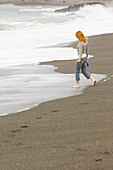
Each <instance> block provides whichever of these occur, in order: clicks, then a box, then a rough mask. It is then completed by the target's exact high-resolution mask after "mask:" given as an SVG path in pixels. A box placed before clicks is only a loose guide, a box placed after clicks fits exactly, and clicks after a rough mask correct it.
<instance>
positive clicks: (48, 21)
mask: <svg viewBox="0 0 113 170" xmlns="http://www.w3.org/2000/svg"><path fill="white" fill-rule="evenodd" d="M59 8H63V7H58V6H14V5H12V4H7V5H0V68H1V72H0V81H1V89H0V93H1V96H0V101H1V104H0V111H1V114H6V113H7V110H8V111H9V110H10V109H9V108H13V106H14V103H13V102H12V97H11V94H12V95H13V94H14V93H16V94H18V90H17V91H16V86H17V84H16V82H17V77H18V78H20V77H21V78H22V81H21V80H20V82H21V86H22V85H23V86H24V83H25V82H26V78H27V77H28V75H29V77H30V78H29V83H30V80H31V82H32V77H33V76H36V75H37V76H38V73H39V72H38V71H39V66H37V64H38V63H39V62H43V61H52V60H69V59H75V58H76V57H77V52H76V50H75V49H73V48H63V47H62V46H61V44H65V43H66V44H69V43H70V42H72V41H76V40H77V39H76V38H75V32H76V31H78V30H82V31H83V32H84V34H85V35H86V36H90V35H98V34H104V33H112V32H113V22H112V20H113V7H111V6H110V7H105V6H102V5H92V6H89V5H86V6H84V7H81V8H80V9H79V10H78V11H76V12H66V13H55V12H54V11H55V10H56V9H59ZM90 57H91V56H90ZM27 65H28V66H27ZM29 65H30V68H29ZM31 66H32V69H31ZM37 68H38V70H37V71H36V74H34V71H32V70H35V69H37ZM41 68H42V67H40V69H41ZM50 69H51V68H50ZM20 70H23V71H20ZM25 70H27V71H25ZM46 70H48V69H47V68H46V69H44V71H45V72H46ZM45 72H43V74H44V73H45ZM17 73H18V74H17ZM39 74H40V73H39ZM51 74H52V76H53V73H52V72H51ZM30 75H32V76H30ZM45 76H46V77H50V73H48V74H46V75H45ZM55 76H56V74H55ZM57 76H61V74H58V73H57ZM62 76H63V75H62ZM65 76H66V75H65ZM12 77H13V79H12ZM72 77H73V75H72ZM57 78H58V77H57ZM65 78H66V82H67V81H68V82H70V78H69V76H68V75H67V77H65ZM102 78H103V77H102ZM39 79H42V80H43V83H45V81H44V80H45V78H44V75H43V76H42V75H41V76H39ZM3 80H4V81H3ZM36 80H37V81H36V82H35V83H36V84H38V83H39V80H38V78H36ZM55 80H57V79H55ZM60 81H61V80H60ZM7 82H10V85H11V84H13V86H10V88H12V89H10V92H9V91H8V89H9V86H8V84H7ZM50 82H51V81H50ZM62 83H64V84H65V80H64V82H62ZM72 83H73V82H72ZM72 83H71V84H72ZM54 84H56V81H54ZM54 84H52V85H53V86H54ZM67 84H68V83H67ZM70 86H71V85H70ZM41 87H43V85H41V86H40V89H41ZM38 88H39V87H38ZM62 88H67V86H66V87H65V86H64V87H62ZM14 89H15V90H14ZM29 89H30V87H29ZM29 91H30V94H31V93H32V92H33V87H31V89H30V90H28V91H27V94H28V93H29ZM61 91H62V90H61ZM48 93H49V91H48ZM20 94H21V100H20V99H19V100H20V101H22V100H23V102H22V103H19V105H21V106H22V107H21V108H19V109H18V107H16V106H15V108H16V109H15V110H13V109H11V111H10V112H8V113H13V112H16V111H19V110H24V109H26V108H28V105H29V106H30V107H32V106H34V105H37V104H38V102H36V101H37V98H36V99H35V104H32V100H30V101H29V102H28V103H29V104H28V105H27V107H25V105H24V104H25V102H24V101H25V98H24V91H23V92H22V91H21V92H20ZM5 95H6V96H5ZM33 95H34V92H33ZM40 95H42V94H40ZM71 95H73V91H72V90H70V93H69V91H68V93H67V95H66V96H65V97H67V96H71ZM74 95H75V93H74ZM4 96H5V98H4ZM28 96H29V95H28ZM61 97H63V95H59V98H61ZM28 98H29V97H28ZM34 98H35V97H34ZM47 98H48V100H50V99H49V97H47ZM57 98H58V96H57ZM7 99H8V100H7ZM52 99H55V96H54V98H52ZM26 100H27V99H26ZM43 101H45V100H43ZM43 101H42V100H41V102H43ZM15 102H16V103H18V101H15ZM30 102H31V104H30ZM8 104H9V105H8ZM6 105H7V106H8V108H6ZM3 106H4V107H5V108H6V109H5V110H4V109H3ZM2 110H4V111H3V112H2ZM12 110H13V111H12Z"/></svg>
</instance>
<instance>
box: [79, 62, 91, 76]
mask: <svg viewBox="0 0 113 170" xmlns="http://www.w3.org/2000/svg"><path fill="white" fill-rule="evenodd" d="M86 64H87V63H86V62H84V63H83V64H82V67H81V69H82V73H83V75H84V76H85V77H86V78H87V79H89V78H90V76H91V74H90V73H89V72H88V71H86V68H87V66H86Z"/></svg>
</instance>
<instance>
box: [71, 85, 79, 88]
mask: <svg viewBox="0 0 113 170" xmlns="http://www.w3.org/2000/svg"><path fill="white" fill-rule="evenodd" d="M79 87H80V86H79V85H75V86H72V88H79Z"/></svg>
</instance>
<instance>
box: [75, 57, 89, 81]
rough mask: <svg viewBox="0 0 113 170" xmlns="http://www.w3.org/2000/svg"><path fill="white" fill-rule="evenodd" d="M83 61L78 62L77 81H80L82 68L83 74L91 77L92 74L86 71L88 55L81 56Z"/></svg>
mask: <svg viewBox="0 0 113 170" xmlns="http://www.w3.org/2000/svg"><path fill="white" fill-rule="evenodd" d="M81 61H82V63H81V64H80V63H76V81H80V69H81V70H82V73H83V75H84V76H85V77H86V78H87V79H89V77H90V76H91V74H89V73H88V72H87V71H86V68H87V57H83V58H81Z"/></svg>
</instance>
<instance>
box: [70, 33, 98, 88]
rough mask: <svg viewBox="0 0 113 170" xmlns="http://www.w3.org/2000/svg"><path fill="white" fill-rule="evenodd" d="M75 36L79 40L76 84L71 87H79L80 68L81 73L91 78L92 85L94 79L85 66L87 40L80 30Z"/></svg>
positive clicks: (94, 81)
mask: <svg viewBox="0 0 113 170" xmlns="http://www.w3.org/2000/svg"><path fill="white" fill-rule="evenodd" d="M75 35H76V37H77V38H78V40H79V43H78V46H77V51H78V58H77V61H76V85H75V86H73V88H75V87H76V88H78V87H80V85H79V81H80V69H81V70H82V73H83V75H84V76H85V77H86V78H87V79H91V81H92V86H94V85H95V83H96V80H95V79H94V78H93V76H91V74H90V73H88V72H87V71H86V68H87V64H88V63H87V58H88V40H87V39H86V37H85V36H84V34H83V33H82V32H81V31H78V32H76V34H75Z"/></svg>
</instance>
